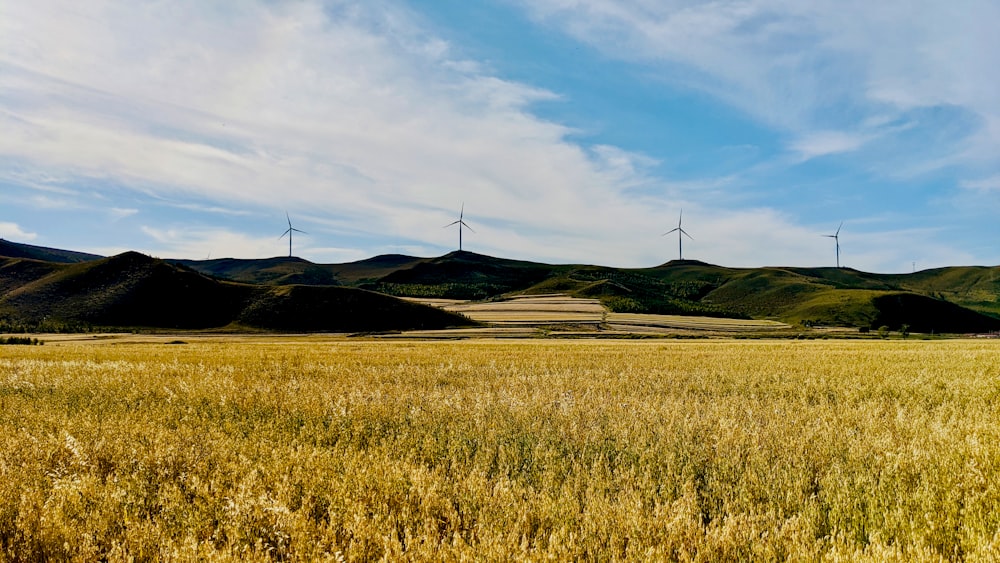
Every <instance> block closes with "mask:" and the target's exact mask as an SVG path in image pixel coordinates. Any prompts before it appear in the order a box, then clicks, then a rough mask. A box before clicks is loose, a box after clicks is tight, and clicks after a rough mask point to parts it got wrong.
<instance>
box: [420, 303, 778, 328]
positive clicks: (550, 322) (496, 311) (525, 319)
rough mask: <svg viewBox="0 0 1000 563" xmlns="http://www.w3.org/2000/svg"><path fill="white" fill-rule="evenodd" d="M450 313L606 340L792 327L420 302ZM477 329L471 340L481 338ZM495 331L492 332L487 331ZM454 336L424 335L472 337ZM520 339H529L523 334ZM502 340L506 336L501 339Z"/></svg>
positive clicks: (566, 307)
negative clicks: (572, 331)
mask: <svg viewBox="0 0 1000 563" xmlns="http://www.w3.org/2000/svg"><path fill="white" fill-rule="evenodd" d="M414 301H419V302H421V303H424V304H427V305H433V306H436V307H441V308H442V309H445V310H447V311H451V312H455V313H461V314H463V315H465V316H467V317H469V318H471V319H473V320H476V321H479V322H482V323H486V324H488V325H490V326H491V327H493V328H505V329H511V328H522V329H525V328H551V327H553V326H554V325H555V326H558V325H564V326H565V327H568V328H567V330H570V329H577V330H584V331H588V330H589V331H601V332H602V333H603V334H607V335H609V336H611V335H624V334H669V333H674V332H678V331H680V332H688V331H703V332H712V333H720V332H721V333H757V332H772V331H778V330H788V329H791V326H789V325H787V324H785V323H782V322H778V321H768V320H753V319H725V318H716V317H694V316H684V315H645V314H636V313H611V312H608V310H607V309H605V308H604V306H602V305H601V302H600V301H599V300H598V299H583V298H578V297H570V296H567V295H560V294H552V295H530V296H522V297H514V298H512V299H507V300H503V301H487V302H468V301H459V300H449V299H414ZM483 330H484V329H473V331H470V332H468V334H481V333H482V332H483ZM486 330H489V329H486ZM466 332H467V331H465V330H459V331H456V330H449V331H437V332H430V331H424V334H435V333H447V334H448V335H455V334H462V333H466ZM516 334H518V335H523V334H524V333H523V332H522V331H518V332H517V333H516ZM497 335H499V336H502V335H503V333H497Z"/></svg>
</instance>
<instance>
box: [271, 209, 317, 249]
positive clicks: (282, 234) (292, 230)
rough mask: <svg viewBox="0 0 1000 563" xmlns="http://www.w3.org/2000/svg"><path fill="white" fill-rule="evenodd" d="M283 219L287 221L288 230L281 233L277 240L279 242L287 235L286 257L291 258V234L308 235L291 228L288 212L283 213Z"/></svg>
mask: <svg viewBox="0 0 1000 563" xmlns="http://www.w3.org/2000/svg"><path fill="white" fill-rule="evenodd" d="M285 219H286V220H288V230H287V231H285V232H283V233H281V236H280V237H278V240H281V239H283V238H285V235H288V257H289V258H291V257H292V233H302V234H304V235H308V234H309V233H307V232H305V231H300V230H298V229H296V228H295V227H293V226H292V218H291V217H289V216H288V212H287V211H286V212H285Z"/></svg>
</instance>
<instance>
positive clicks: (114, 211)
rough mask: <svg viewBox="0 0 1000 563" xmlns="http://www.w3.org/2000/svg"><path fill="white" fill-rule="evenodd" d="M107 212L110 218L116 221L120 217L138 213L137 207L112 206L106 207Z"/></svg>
mask: <svg viewBox="0 0 1000 563" xmlns="http://www.w3.org/2000/svg"><path fill="white" fill-rule="evenodd" d="M108 213H110V214H111V218H112V219H114V220H115V221H118V220H120V219H124V218H126V217H131V216H133V215H135V214H137V213H139V210H138V209H130V208H124V207H112V208H110V209H108Z"/></svg>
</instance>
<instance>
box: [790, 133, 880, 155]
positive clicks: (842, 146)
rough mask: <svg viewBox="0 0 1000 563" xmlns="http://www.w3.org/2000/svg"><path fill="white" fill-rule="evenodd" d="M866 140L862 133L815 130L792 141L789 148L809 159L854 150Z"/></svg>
mask: <svg viewBox="0 0 1000 563" xmlns="http://www.w3.org/2000/svg"><path fill="white" fill-rule="evenodd" d="M866 141H867V137H866V136H864V135H858V134H852V133H846V132H843V131H815V132H812V133H808V134H806V135H804V136H802V137H800V138H798V139H796V140H795V141H793V142H792V143H791V146H790V148H791V149H792V150H793V151H794V152H796V153H798V154H799V155H800V156H801V157H802V158H803V159H810V158H816V157H819V156H827V155H831V154H838V153H845V152H852V151H856V150H858V149H859V148H861V147H862V146H863V145H864V144H865V142H866Z"/></svg>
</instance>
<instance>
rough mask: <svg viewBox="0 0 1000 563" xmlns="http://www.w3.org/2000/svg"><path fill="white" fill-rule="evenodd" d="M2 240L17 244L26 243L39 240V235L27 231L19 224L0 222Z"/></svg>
mask: <svg viewBox="0 0 1000 563" xmlns="http://www.w3.org/2000/svg"><path fill="white" fill-rule="evenodd" d="M0 238H5V239H8V240H12V241H15V242H25V241H32V240H35V239H36V238H38V234H37V233H31V232H28V231H25V230H24V229H23V228H21V226H20V225H18V224H17V223H13V222H10V221H0Z"/></svg>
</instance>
